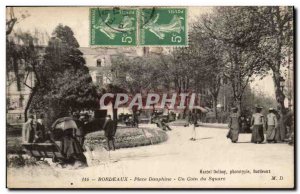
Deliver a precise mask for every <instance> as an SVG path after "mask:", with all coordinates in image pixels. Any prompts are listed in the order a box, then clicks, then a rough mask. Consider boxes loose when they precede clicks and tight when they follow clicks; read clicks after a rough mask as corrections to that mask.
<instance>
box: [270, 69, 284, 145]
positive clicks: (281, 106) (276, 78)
mask: <svg viewBox="0 0 300 194" xmlns="http://www.w3.org/2000/svg"><path fill="white" fill-rule="evenodd" d="M280 77H281V76H280V73H279V71H273V81H274V86H275V96H276V101H277V108H278V113H279V116H280V118H279V128H280V137H281V138H280V139H281V140H284V139H285V138H286V126H285V124H284V118H285V115H286V110H285V106H284V99H285V95H284V93H283V91H282V90H281V88H280Z"/></svg>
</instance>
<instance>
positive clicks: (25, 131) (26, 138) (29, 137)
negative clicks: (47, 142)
mask: <svg viewBox="0 0 300 194" xmlns="http://www.w3.org/2000/svg"><path fill="white" fill-rule="evenodd" d="M33 119H34V116H33V115H30V116H29V117H28V120H27V121H26V123H24V124H23V128H22V142H23V143H33V140H34V137H35V127H34V123H33Z"/></svg>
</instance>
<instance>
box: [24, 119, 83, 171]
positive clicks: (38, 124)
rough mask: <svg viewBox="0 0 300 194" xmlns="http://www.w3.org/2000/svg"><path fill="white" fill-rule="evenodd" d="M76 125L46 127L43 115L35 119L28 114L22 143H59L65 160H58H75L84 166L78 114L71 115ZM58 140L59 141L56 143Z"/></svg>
mask: <svg viewBox="0 0 300 194" xmlns="http://www.w3.org/2000/svg"><path fill="white" fill-rule="evenodd" d="M70 119H74V121H75V123H76V125H77V127H76V128H70V129H65V130H56V129H55V128H54V127H53V126H55V125H56V122H57V121H58V120H59V119H58V120H57V121H56V122H54V124H53V125H52V127H53V129H51V130H49V129H46V127H45V124H44V115H43V114H40V115H38V116H37V119H35V118H34V115H30V116H29V117H28V120H27V121H26V122H25V123H24V124H23V128H22V143H23V144H24V143H25V144H26V143H54V144H55V145H60V146H59V149H60V151H61V152H62V153H63V154H64V156H65V160H64V161H60V162H62V163H65V164H74V163H75V162H76V161H79V162H80V163H82V165H83V166H86V164H87V163H86V158H85V156H84V154H83V152H84V149H83V142H84V133H83V122H84V121H83V119H85V118H79V115H73V118H70ZM57 142H60V143H57Z"/></svg>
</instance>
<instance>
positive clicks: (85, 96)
mask: <svg viewBox="0 0 300 194" xmlns="http://www.w3.org/2000/svg"><path fill="white" fill-rule="evenodd" d="M78 48H79V44H78V42H77V40H76V38H75V37H74V33H73V31H72V30H71V28H70V27H68V26H63V25H61V24H60V25H58V26H57V27H56V29H55V30H54V32H53V34H52V38H51V39H50V41H49V44H48V47H47V48H46V54H45V56H44V62H43V63H40V64H39V65H38V66H37V75H36V78H37V86H38V87H37V88H36V95H34V97H33V100H32V104H31V105H30V107H31V109H34V110H41V111H45V112H47V115H48V124H51V123H52V122H53V121H54V120H55V119H56V118H58V117H62V116H68V115H69V114H70V112H72V111H76V110H84V109H95V108H98V107H99V104H98V94H97V91H96V87H95V86H94V85H93V83H92V79H91V77H90V75H89V70H88V68H87V67H86V66H85V60H84V58H83V57H82V55H83V54H82V53H81V51H80V50H79V49H78Z"/></svg>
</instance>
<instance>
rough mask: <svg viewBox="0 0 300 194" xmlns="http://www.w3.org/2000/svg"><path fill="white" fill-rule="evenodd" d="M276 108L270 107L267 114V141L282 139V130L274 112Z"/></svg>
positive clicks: (275, 141)
mask: <svg viewBox="0 0 300 194" xmlns="http://www.w3.org/2000/svg"><path fill="white" fill-rule="evenodd" d="M274 111H275V110H274V109H273V108H270V109H269V114H268V115H267V119H266V128H267V142H268V143H271V142H274V143H277V142H278V141H280V131H279V128H278V121H277V117H276V115H275V114H274Z"/></svg>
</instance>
